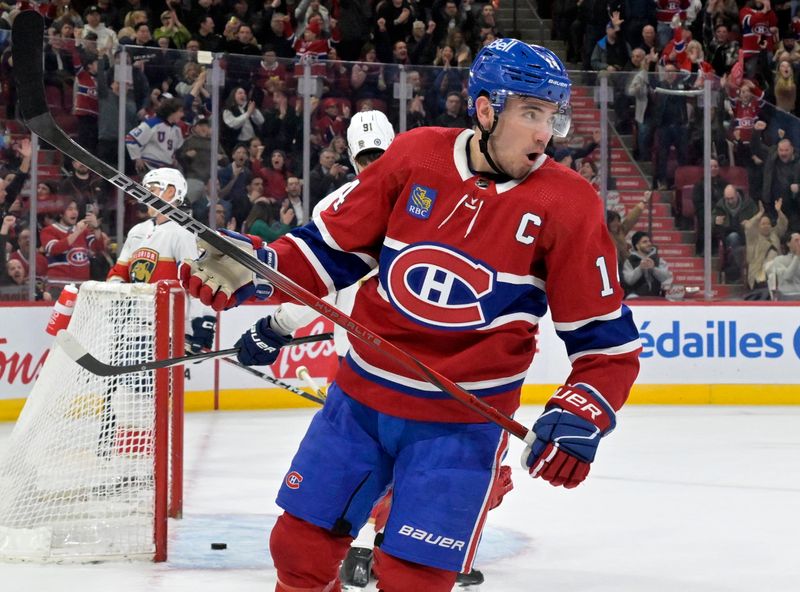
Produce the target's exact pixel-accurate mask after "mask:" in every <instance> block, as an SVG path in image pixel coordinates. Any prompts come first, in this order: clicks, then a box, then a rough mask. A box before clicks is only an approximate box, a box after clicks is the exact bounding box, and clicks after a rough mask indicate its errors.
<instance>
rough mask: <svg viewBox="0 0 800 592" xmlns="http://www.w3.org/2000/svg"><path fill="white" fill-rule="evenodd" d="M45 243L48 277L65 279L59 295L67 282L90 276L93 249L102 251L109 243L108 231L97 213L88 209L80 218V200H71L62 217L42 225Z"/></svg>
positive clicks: (58, 291) (98, 251) (56, 294)
mask: <svg viewBox="0 0 800 592" xmlns="http://www.w3.org/2000/svg"><path fill="white" fill-rule="evenodd" d="M41 238H42V245H43V246H44V253H45V255H46V256H47V262H48V270H47V274H48V278H49V280H50V281H51V282H52V281H53V280H57V281H58V280H61V281H60V282H59V284H60V285H59V286H57V287H56V289H55V292H56V293H53V291H52V290H51V294H52V295H53V297H54V298H57V297H58V294H59V293H60V292H61V288H63V285H64V284H66V283H68V282H70V281H79V282H83V281H86V280H88V279H89V277H90V275H89V263H90V261H89V260H90V258H91V254H92V252H94V253H102V252H103V250H104V249H105V246H106V238H105V235H103V233H102V232H101V230H100V224H99V222H98V220H97V216H95V215H94V214H93V213H87V214H86V217H85V218H84V219H83V220H78V204H77V203H76V202H75V201H70V202H69V203H68V204H67V206H66V207H65V208H64V210H63V211H62V212H61V216H60V218H59V221H58V222H56V223H55V224H51V225H50V226H47V227H45V228H44V229H42V234H41Z"/></svg>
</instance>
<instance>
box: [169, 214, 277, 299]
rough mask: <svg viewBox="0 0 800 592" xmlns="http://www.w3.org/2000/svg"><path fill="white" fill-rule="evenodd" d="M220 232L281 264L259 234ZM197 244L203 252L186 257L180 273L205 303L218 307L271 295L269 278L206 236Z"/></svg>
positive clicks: (269, 261)
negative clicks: (227, 253) (194, 257)
mask: <svg viewBox="0 0 800 592" xmlns="http://www.w3.org/2000/svg"><path fill="white" fill-rule="evenodd" d="M219 233H220V234H222V235H224V236H225V237H226V238H227V239H228V241H229V242H231V243H232V244H233V245H235V246H237V247H239V248H240V249H242V250H243V251H246V252H247V253H249V254H250V255H252V256H253V257H256V258H257V259H259V260H260V261H261V262H262V263H265V264H266V265H268V266H269V267H272V268H273V269H274V268H276V267H277V266H278V256H277V254H276V253H275V251H273V250H272V249H270V248H269V247H267V246H265V245H264V243H263V241H262V240H261V239H260V238H259V237H257V236H250V235H248V234H240V233H238V232H233V231H231V230H224V229H223V230H220V231H219ZM197 246H198V247H199V248H200V249H202V250H203V254H202V255H201V256H200V257H199V258H197V259H194V260H192V259H184V260H183V262H182V264H181V267H180V270H179V273H180V276H181V283H182V284H183V287H184V288H186V290H187V291H188V292H189V294H190V295H191V296H194V297H195V298H198V299H199V300H200V302H202V303H203V304H205V305H207V306H210V307H211V308H213V309H214V310H217V311H219V310H226V309H228V308H233V307H234V306H238V305H240V304H241V303H242V302H245V301H247V300H249V299H251V298H255V299H256V300H266V299H267V298H269V297H270V296H271V295H272V291H273V287H272V284H270V283H269V282H268V281H266V280H264V279H262V278H260V277H258V276H256V275H255V274H254V273H253V272H252V271H250V270H249V269H247V268H246V267H244V266H242V265H240V264H239V263H237V262H236V261H234V260H233V259H231V258H230V257H229V256H228V255H226V254H224V253H222V252H221V251H218V250H217V249H215V248H214V247H212V246H211V245H209V244H208V243H206V242H205V241H203V240H198V241H197Z"/></svg>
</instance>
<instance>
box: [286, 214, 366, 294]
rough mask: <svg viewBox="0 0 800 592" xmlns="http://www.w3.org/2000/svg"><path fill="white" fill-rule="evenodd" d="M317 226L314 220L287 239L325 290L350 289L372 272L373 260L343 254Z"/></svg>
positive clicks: (344, 252) (351, 254)
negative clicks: (326, 287) (297, 249)
mask: <svg viewBox="0 0 800 592" xmlns="http://www.w3.org/2000/svg"><path fill="white" fill-rule="evenodd" d="M320 222H321V221H320V219H319V218H315V219H313V220H312V221H311V222H309V223H308V224H306V225H305V226H301V227H299V228H296V229H295V230H293V231H292V232H291V233H289V234H288V235H287V236H288V237H289V238H290V239H291V240H292V241H293V242H294V243H295V244H296V245H297V246H298V247H299V248H300V250H301V251H302V252H303V255H304V256H305V258H306V259H307V260H308V262H309V263H310V264H311V266H312V267H314V270H315V271H316V272H317V274H318V275H319V277H320V278H321V279H322V281H323V282H324V283H325V284H326V285H327V286H328V288H329V290H332V291H334V290H341V289H343V288H346V287H347V286H351V285H353V284H355V283H356V282H357V281H358V280H360V279H361V278H363V277H364V276H365V275H367V274H368V273H369V272H370V271H372V269H373V268H374V267H375V260H374V259H373V258H371V257H369V256H368V255H365V254H363V253H348V252H346V251H343V250H342V249H341V248H339V247H338V245H336V243H335V241H333V239H332V237H331V236H330V234H328V233H327V230H325V232H324V234H323V232H321V231H320V227H319V226H318V224H319V223H320ZM323 228H324V226H323ZM326 238H327V240H326ZM328 241H331V242H330V243H329V242H328Z"/></svg>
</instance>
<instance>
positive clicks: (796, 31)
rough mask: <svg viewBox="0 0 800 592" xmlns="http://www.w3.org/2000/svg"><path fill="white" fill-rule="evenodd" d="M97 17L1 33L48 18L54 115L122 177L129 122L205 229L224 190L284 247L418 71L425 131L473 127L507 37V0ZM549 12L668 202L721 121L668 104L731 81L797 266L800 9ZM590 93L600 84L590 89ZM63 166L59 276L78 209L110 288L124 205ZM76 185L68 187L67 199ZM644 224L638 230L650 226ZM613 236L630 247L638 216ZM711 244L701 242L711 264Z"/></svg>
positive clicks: (733, 147)
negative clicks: (470, 93) (468, 74)
mask: <svg viewBox="0 0 800 592" xmlns="http://www.w3.org/2000/svg"><path fill="white" fill-rule="evenodd" d="M87 4H88V2H80V1H79V0H57V1H54V2H49V3H41V4H37V3H35V2H18V3H17V4H16V5H6V4H0V11H1V12H2V14H0V30H2V29H7V28H9V27H10V23H11V22H12V21H13V18H14V16H15V14H16V12H17V11H18V10H20V9H22V8H27V7H28V6H33V7H34V8H36V9H37V10H39V11H40V12H41V13H42V14H43V15H44V16H45V19H46V21H47V23H48V33H49V41H48V44H47V47H46V51H45V71H46V85H47V89H48V103H49V104H50V105H51V108H52V109H54V110H55V111H56V112H57V111H58V110H59V109H60V110H61V112H62V114H63V117H62V118H61V120H60V123H62V124H63V125H65V126H66V125H69V126H70V131H71V132H72V133H73V135H74V137H76V138H77V140H78V141H79V142H80V143H81V144H82V145H84V146H85V147H87V148H89V149H90V150H92V151H93V152H95V153H96V154H98V155H99V156H100V157H101V158H103V159H104V160H106V161H108V162H112V163H113V162H116V159H117V145H118V139H119V123H118V122H119V120H120V116H121V115H122V117H123V118H124V121H125V122H126V123H125V128H126V129H125V132H126V134H127V135H126V137H125V144H126V150H125V157H126V164H125V166H126V171H127V172H128V174H131V175H141V174H143V173H144V172H146V171H147V170H148V169H150V168H152V167H157V166H165V165H167V166H176V167H178V168H180V169H181V170H182V171H183V172H184V174H185V176H186V177H187V182H188V185H189V192H188V199H187V201H188V205H189V206H190V207H191V208H192V212H193V214H194V215H195V216H198V217H200V218H202V219H209V202H208V199H207V196H208V195H209V193H210V192H211V190H212V186H211V184H212V183H217V186H216V188H215V189H216V192H217V194H218V196H219V198H220V203H219V204H217V207H216V209H215V211H214V215H213V216H211V218H212V220H216V221H217V224H218V225H219V226H226V227H229V228H235V229H238V230H245V229H247V228H250V229H257V231H258V233H260V234H262V236H265V238H268V240H271V239H272V238H274V237H276V236H280V234H282V233H285V232H287V231H288V230H289V229H291V228H293V227H294V226H296V225H298V224H302V223H304V222H305V219H304V218H305V211H304V209H303V208H302V206H301V204H302V200H301V199H300V195H301V193H302V188H303V186H308V189H309V193H310V206H311V207H313V205H314V204H315V203H317V202H318V201H319V200H320V199H321V198H322V197H324V195H326V194H327V193H329V192H330V191H332V190H334V189H336V188H337V187H339V186H341V185H342V184H343V183H345V182H346V181H348V180H349V179H351V178H352V176H353V171H352V165H351V164H350V162H349V160H348V158H347V154H346V142H345V139H344V136H345V130H346V129H347V125H348V122H349V119H350V116H351V114H352V113H354V112H356V111H359V110H364V109H373V108H375V109H380V110H383V111H385V112H386V113H387V115H389V117H390V120H392V121H393V122H394V123H397V122H398V112H397V111H398V104H399V103H398V100H397V94H396V93H397V90H398V89H397V86H396V84H397V82H398V81H399V77H400V73H401V69H400V68H399V67H398V66H400V65H402V66H403V67H404V69H403V70H402V71H403V72H404V73H405V76H406V81H407V86H408V89H409V91H410V94H409V98H408V100H407V103H406V108H407V117H406V122H407V127H408V128H413V127H418V126H423V125H440V126H450V127H466V126H468V125H469V123H470V121H469V118H468V117H467V115H466V109H465V107H466V101H465V96H466V82H467V80H466V78H465V72H464V70H463V69H461V68H460V67H464V66H468V65H469V63H470V62H471V60H472V58H473V57H474V55H475V54H476V52H477V51H478V50H479V49H480V48H481V47H482V46H484V45H486V44H487V43H490V42H491V41H493V40H494V39H495V38H497V37H499V36H503V32H502V31H501V30H499V27H498V25H497V21H496V14H495V13H496V8H497V4H496V0H493V1H487V2H478V1H475V0H433V1H431V0H427V1H422V0H368V1H365V0H296V1H292V0H266V1H264V2H256V1H249V2H248V1H246V0H160V1H159V0H125V1H124V2H111V1H108V0H101V1H97V2H96V4H91V5H87ZM538 8H539V11H540V13H541V14H543V15H547V14H551V15H552V17H553V21H552V22H553V31H552V33H553V37H554V38H555V39H562V40H564V41H565V43H566V45H567V59H568V60H569V61H570V62H573V67H574V68H576V69H583V70H585V71H587V74H586V75H588V76H590V78H589V79H588V82H589V83H594V82H595V81H596V78H591V76H592V71H594V72H599V71H602V72H607V73H609V74H610V80H611V83H612V89H613V92H614V100H613V111H614V115H615V126H616V128H617V131H618V132H619V133H625V134H632V135H633V137H635V143H634V153H635V156H636V157H637V158H638V159H639V160H640V161H650V160H652V161H653V176H654V181H655V183H654V185H657V186H658V188H659V189H662V190H664V189H673V188H674V187H673V183H674V171H675V167H676V166H680V165H682V164H686V163H688V162H694V163H699V162H701V160H700V156H701V147H702V135H701V130H702V126H701V125H700V119H699V118H700V117H701V114H702V111H703V109H702V108H701V105H700V104H699V103H698V100H697V99H696V98H694V97H686V96H678V95H675V94H667V93H666V92H664V91H673V90H681V89H696V88H700V87H702V86H703V84H704V82H705V80H712V84H713V97H714V99H713V104H712V106H711V108H712V117H713V151H714V154H715V160H714V163H715V166H716V167H717V169H719V168H722V167H740V168H742V169H744V170H746V174H747V184H746V186H741V185H737V186H735V187H733V186H732V191H734V193H735V194H736V196H737V198H738V199H739V200H740V201H741V202H742V203H743V204H745V206H740V207H744V209H743V210H742V211H748V210H749V208H750V206H749V205H747V204H749V203H750V202H748V201H747V200H751V202H752V204H753V206H756V204H759V205H760V206H761V207H763V209H764V212H765V215H766V216H767V217H768V218H769V219H770V221H771V223H772V225H773V227H774V228H775V229H779V228H780V225H779V224H778V222H779V216H778V211H777V209H776V207H775V204H776V203H777V201H778V200H779V199H780V200H782V202H781V203H782V206H783V208H782V209H783V214H784V215H785V217H786V219H787V233H788V234H787V236H785V237H779V239H778V248H777V253H776V255H777V256H782V255H781V253H782V252H784V251H785V250H786V249H787V248H788V247H789V246H790V245H791V244H792V243H791V240H790V238H789V237H790V236H791V234H792V233H797V232H800V202H798V200H800V192H798V188H800V160H798V155H797V154H796V153H795V150H794V146H796V145H797V144H798V142H800V124H798V120H797V119H796V118H795V117H794V115H796V114H797V113H798V105H800V103H798V100H800V98H799V97H798V93H797V84H798V72H800V46H797V44H796V38H797V37H799V36H800V15H797V16H795V15H793V14H792V9H791V6H790V3H785V4H781V5H776V6H774V7H773V6H772V5H771V4H770V0H747V1H746V2H744V1H743V0H625V1H624V2H622V1H621V0H581V1H577V0H556V1H552V2H551V1H542V2H539V3H538ZM0 49H2V56H0V78H1V79H2V80H3V85H2V89H1V90H2V99H3V101H2V102H3V104H4V105H5V116H6V117H7V118H12V117H13V115H14V102H15V90H14V87H13V84H12V83H11V82H10V81H11V79H12V76H11V73H12V68H13V64H12V63H11V60H10V50H9V47H8V43H7V35H0ZM122 50H124V51H122ZM205 52H213V53H214V54H215V55H218V56H223V57H222V61H221V66H222V69H223V70H224V76H223V77H222V80H221V81H219V80H218V81H216V82H217V83H219V84H220V97H221V102H220V109H219V113H212V112H211V96H212V92H211V84H212V80H211V78H212V76H211V69H210V67H209V61H208V59H207V55H206V54H205ZM123 56H125V58H124V59H127V60H128V61H129V63H130V64H131V66H132V67H131V68H127V69H126V76H127V78H128V80H127V82H125V86H124V87H121V83H120V82H119V78H120V76H119V72H118V71H119V70H120V62H121V60H122V59H123ZM305 63H310V67H311V70H312V74H313V75H314V76H315V77H318V79H319V80H320V82H321V86H322V90H321V95H320V96H319V97H316V96H315V97H314V98H313V100H312V103H311V104H312V112H311V130H310V138H311V158H310V162H309V169H310V175H309V177H308V178H307V179H303V178H301V171H302V168H303V167H302V165H303V146H302V137H303V125H302V121H303V107H304V102H303V100H302V99H303V98H302V96H301V94H300V93H299V92H298V82H299V78H300V75H301V74H302V72H303V68H304V64H305ZM576 82H578V83H580V82H587V80H584V79H582V78H581V75H579V76H577V77H576ZM121 93H124V95H125V97H126V103H125V113H124V114H120V113H119V109H120V102H119V95H120V94H121ZM215 127H216V128H218V129H219V130H220V147H219V152H218V154H216V155H214V157H213V160H214V162H215V163H216V166H217V170H213V167H212V166H211V162H212V154H211V135H212V134H211V130H212V129H213V128H215ZM586 140H587V141H586V142H585V143H581V142H580V139H579V138H568V139H567V140H566V141H557V142H554V144H553V145H552V146H550V147H549V149H548V153H549V154H550V155H551V156H553V157H554V158H555V159H556V160H558V161H559V162H562V163H563V164H566V165H567V166H572V167H574V168H575V169H576V170H577V171H578V172H579V173H580V174H581V175H583V176H584V177H586V178H587V180H589V181H590V182H591V183H593V184H594V185H595V187H597V188H598V189H599V178H600V177H599V175H598V170H597V162H596V159H593V158H592V157H591V156H590V155H591V154H592V152H593V151H594V150H595V148H596V147H597V142H598V141H599V134H595V135H594V137H592V138H591V139H588V138H587V139H586ZM7 144H8V145H5V146H0V150H2V152H0V159H1V160H0V164H2V170H1V171H0V173H2V175H0V192H2V194H0V197H1V198H2V199H1V200H0V201H2V202H3V203H4V204H5V206H4V211H3V212H2V213H3V214H6V215H11V216H14V217H15V221H14V223H13V224H11V223H10V222H7V221H6V222H5V223H4V227H5V226H9V224H11V226H9V228H8V229H7V230H8V233H7V235H6V236H8V237H9V238H8V239H6V243H7V245H8V246H7V247H6V250H10V249H12V248H15V247H18V238H17V237H18V236H19V234H20V232H21V231H23V230H25V229H26V227H27V216H26V212H27V209H26V207H27V206H26V204H25V200H24V199H23V200H20V199H17V197H16V196H18V195H19V190H20V188H21V186H22V184H24V182H25V181H26V180H27V178H28V175H29V172H28V170H26V166H27V167H28V168H29V166H30V165H29V164H28V165H26V164H25V158H26V157H25V153H24V152H25V150H24V148H23V144H22V143H21V142H20V140H19V138H17V139H16V140H15V141H13V142H8V143H7ZM29 160H30V158H29V157H28V161H29ZM60 166H61V169H62V170H61V171H59V172H58V173H57V174H53V175H52V176H49V177H46V178H45V179H44V180H43V181H42V182H40V183H39V186H38V187H37V188H36V194H37V198H38V199H39V203H40V204H44V207H40V208H39V213H40V220H39V221H38V229H37V230H38V232H37V243H38V244H39V246H40V249H41V251H42V254H43V255H45V256H46V259H45V261H47V263H48V265H49V264H51V263H53V262H54V261H55V258H56V255H55V254H53V253H49V254H48V253H47V251H46V245H44V244H43V243H42V237H41V232H42V231H43V229H44V228H45V227H47V226H50V225H53V224H56V225H59V224H60V225H67V224H68V223H69V222H71V221H72V216H71V214H70V215H69V216H66V217H65V213H66V210H67V209H68V208H69V207H70V204H71V203H73V202H74V206H75V208H76V209H77V218H76V220H75V221H74V222H72V223H73V224H74V225H75V226H76V227H77V225H78V224H82V225H83V228H82V230H86V231H89V234H90V235H91V236H93V237H94V239H93V240H92V241H91V242H92V244H91V245H89V244H88V242H89V238H88V237H87V239H86V243H87V252H86V254H85V259H86V261H88V267H89V274H90V277H95V276H97V278H98V279H99V278H100V276H101V274H102V270H103V268H104V266H105V265H106V263H105V262H107V261H108V260H109V259H110V258H111V257H113V249H114V246H115V245H114V243H113V241H112V240H110V239H109V235H110V234H111V229H112V228H113V226H114V221H115V218H116V216H117V212H116V211H115V207H116V197H115V193H114V191H112V188H110V187H108V186H107V184H105V183H103V182H102V181H101V180H99V179H97V178H96V177H95V176H94V175H93V174H92V173H90V172H89V171H86V170H85V169H84V168H83V167H82V166H81V165H80V163H71V162H68V163H60ZM712 174H713V173H712ZM59 177H61V178H62V180H61V181H58V182H56V181H55V179H58V178H59ZM607 182H608V188H609V189H612V190H613V188H614V180H613V178H608V177H607ZM713 183H714V184H713V188H712V196H713V199H712V204H713V208H714V213H715V216H714V220H715V221H716V220H717V219H718V218H719V217H720V216H723V214H719V212H721V211H722V210H724V209H725V208H726V203H728V202H726V199H725V195H723V193H724V192H725V191H726V187H727V185H729V183H727V182H726V181H725V179H722V178H719V179H717V178H716V176H715V177H714V180H713ZM702 193H703V192H702V187H700V188H699V189H696V191H695V194H694V198H695V200H694V202H695V210H696V216H697V219H698V220H702V216H703V213H704V212H703V206H702V203H701V200H700V201H698V198H699V197H700V196H702ZM728 206H730V203H728ZM737 214H738V211H737ZM640 215H641V212H638V211H637V212H635V216H634V217H636V216H640ZM143 216H146V212H145V211H143V210H142V209H141V208H139V207H138V206H136V205H135V204H133V203H129V204H127V206H126V211H125V228H126V229H127V228H129V227H130V226H132V225H133V224H134V223H136V222H137V221H138V220H139V219H141V217H143ZM724 216H726V219H733V218H735V216H734V217H731V216H730V215H728V214H724ZM611 218H613V216H612V215H610V218H609V221H610V222H612V224H614V225H617V226H618V227H619V228H626V229H627V231H626V232H627V234H628V235H630V232H629V230H630V229H629V225H631V226H632V224H630V216H625V215H623V216H622V217H620V218H619V219H618V220H616V221H613V220H611ZM746 219H747V218H744V217H742V219H741V220H739V226H735V224H736V222H734V226H733V227H726V228H723V225H717V224H716V223H715V225H714V244H715V245H716V244H717V242H720V243H721V244H723V245H724V248H725V250H724V252H723V253H721V254H722V255H723V256H727V258H726V262H727V264H728V265H729V266H730V269H729V270H728V271H729V274H728V277H729V278H732V279H733V278H735V277H736V274H737V270H738V273H739V275H740V276H741V281H742V282H745V281H747V278H748V277H749V275H750V272H749V271H748V270H747V269H746V267H747V265H748V264H749V263H750V261H749V260H748V258H747V254H748V253H749V252H750V251H749V250H748V249H747V246H746V235H747V233H746V231H745V228H744V225H742V224H741V223H742V222H744V221H745V220H746ZM4 220H6V218H4ZM737 220H738V218H737ZM95 225H96V226H97V228H95V227H94V226H95ZM699 227H700V224H695V228H699ZM95 230H96V231H97V232H96V233H95ZM75 231H76V230H75V229H74V228H73V229H72V232H75ZM253 232H256V230H253ZM773 232H775V230H773ZM617 233H618V234H619V229H618V230H617ZM615 238H616V240H617V241H618V243H620V244H619V246H620V249H621V248H622V244H623V243H625V246H626V249H625V250H624V251H622V250H621V251H620V260H619V265H620V271H622V268H623V266H624V262H625V260H626V259H627V257H628V255H629V254H631V253H633V252H635V250H636V249H634V248H633V245H631V244H630V242H625V241H626V239H625V237H619V236H617V237H615ZM648 238H649V237H648ZM702 239H703V237H702V235H701V234H700V233H698V241H697V245H698V247H700V245H701V244H702ZM17 250H19V249H17ZM68 259H70V260H72V259H75V260H76V261H77V260H80V259H81V257H76V258H72V259H71V258H69V257H68ZM768 263H769V262H766V263H765V265H766V264H768ZM82 264H83V263H82ZM14 267H16V266H14ZM43 267H44V266H41V265H37V276H39V275H41V277H46V276H45V275H44V274H45V273H46V271H47V270H46V268H45V269H44V270H43V271H40V268H43ZM742 272H744V273H742ZM3 273H4V274H6V275H8V273H9V272H8V271H7V270H6V269H4V270H3ZM15 275H16V276H17V277H18V276H19V272H18V270H15ZM760 275H762V274H759V277H760ZM78 276H80V277H83V275H82V273H81V274H78ZM3 279H4V281H8V278H7V277H4V278H3ZM76 279H78V278H77V276H76ZM759 281H761V280H759Z"/></svg>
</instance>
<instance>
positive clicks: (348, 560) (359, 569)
mask: <svg viewBox="0 0 800 592" xmlns="http://www.w3.org/2000/svg"><path fill="white" fill-rule="evenodd" d="M371 575H372V549H366V548H364V547H350V550H349V551H348V552H347V557H345V558H344V561H342V566H341V567H340V568H339V580H340V581H341V582H342V584H343V585H344V586H357V587H358V588H364V587H365V586H366V585H367V584H369V579H370V577H371Z"/></svg>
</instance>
